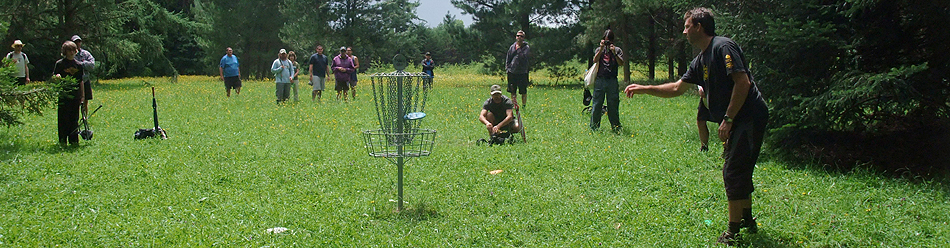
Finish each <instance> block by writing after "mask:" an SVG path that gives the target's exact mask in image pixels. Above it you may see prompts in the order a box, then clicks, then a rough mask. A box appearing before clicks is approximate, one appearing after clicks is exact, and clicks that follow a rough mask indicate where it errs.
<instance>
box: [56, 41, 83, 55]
mask: <svg viewBox="0 0 950 248" xmlns="http://www.w3.org/2000/svg"><path fill="white" fill-rule="evenodd" d="M77 50H79V47H77V46H76V43H75V42H72V41H68V40H67V41H66V42H63V48H62V50H61V51H60V52H62V53H63V56H66V52H68V51H77Z"/></svg>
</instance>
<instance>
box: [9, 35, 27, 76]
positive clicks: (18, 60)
mask: <svg viewBox="0 0 950 248" xmlns="http://www.w3.org/2000/svg"><path fill="white" fill-rule="evenodd" d="M7 59H9V60H12V61H13V63H14V64H16V73H14V76H16V78H17V85H26V83H29V82H30V67H29V66H28V65H29V64H30V58H29V57H27V56H26V53H24V52H23V42H22V41H20V40H15V41H13V51H12V52H10V53H7Z"/></svg>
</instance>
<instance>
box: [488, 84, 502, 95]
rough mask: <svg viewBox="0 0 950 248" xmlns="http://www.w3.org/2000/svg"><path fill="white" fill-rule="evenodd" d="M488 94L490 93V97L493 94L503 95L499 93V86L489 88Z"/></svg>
mask: <svg viewBox="0 0 950 248" xmlns="http://www.w3.org/2000/svg"><path fill="white" fill-rule="evenodd" d="M490 92H491V94H492V95H494V94H503V93H502V92H501V86H499V85H497V84H496V85H492V86H491V88H490Z"/></svg>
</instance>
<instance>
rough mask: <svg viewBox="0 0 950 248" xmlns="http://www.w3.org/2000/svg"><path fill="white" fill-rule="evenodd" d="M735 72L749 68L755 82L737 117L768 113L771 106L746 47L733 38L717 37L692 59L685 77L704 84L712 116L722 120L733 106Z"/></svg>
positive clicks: (745, 70)
mask: <svg viewBox="0 0 950 248" xmlns="http://www.w3.org/2000/svg"><path fill="white" fill-rule="evenodd" d="M734 72H745V73H746V74H747V75H749V81H751V82H752V85H751V86H750V87H749V93H748V96H746V99H745V103H743V104H742V108H741V109H739V113H738V114H736V116H735V117H733V119H736V120H740V119H745V118H749V117H761V116H767V114H768V108H767V107H766V105H765V100H764V99H763V98H762V94H761V93H759V89H758V87H756V86H755V81H753V78H752V73H751V72H750V71H749V68H748V67H747V65H746V61H745V56H743V54H742V49H740V48H739V45H737V44H736V42H734V41H732V39H729V38H726V37H721V36H715V37H713V39H712V41H711V42H710V43H709V47H707V48H706V49H705V50H703V53H701V54H699V55H697V56H696V58H695V59H693V62H691V63H690V65H689V70H687V71H686V74H684V75H683V78H682V80H683V82H687V83H691V84H696V85H699V86H702V87H703V90H704V91H705V92H706V97H707V99H708V101H709V105H708V106H706V107H708V108H709V114H710V119H711V120H712V121H714V122H722V117H723V116H725V115H726V109H727V108H729V100H730V99H732V89H733V86H734V85H735V82H733V81H732V77H731V76H730V74H732V73H734Z"/></svg>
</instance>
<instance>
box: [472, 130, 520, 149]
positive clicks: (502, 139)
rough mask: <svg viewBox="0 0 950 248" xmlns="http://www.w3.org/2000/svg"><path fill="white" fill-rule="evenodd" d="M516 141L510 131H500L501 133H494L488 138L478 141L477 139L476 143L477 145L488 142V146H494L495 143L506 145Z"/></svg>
mask: <svg viewBox="0 0 950 248" xmlns="http://www.w3.org/2000/svg"><path fill="white" fill-rule="evenodd" d="M514 142H515V140H514V139H511V133H510V132H500V133H497V134H494V135H492V136H491V137H489V138H488V140H486V139H478V140H477V141H475V144H477V145H482V144H488V146H493V145H504V144H509V145H510V144H513V143H514Z"/></svg>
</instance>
